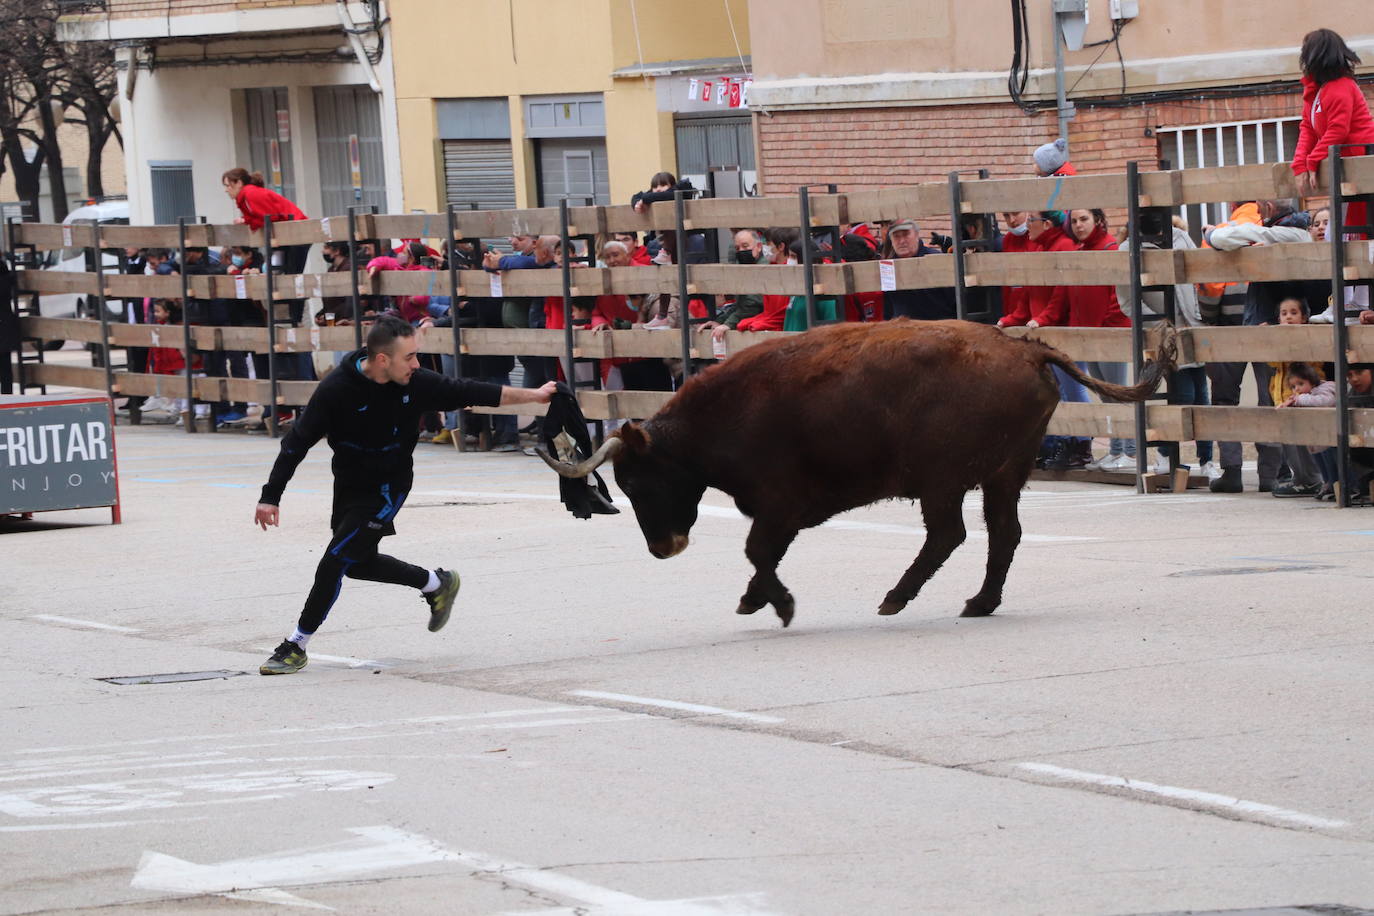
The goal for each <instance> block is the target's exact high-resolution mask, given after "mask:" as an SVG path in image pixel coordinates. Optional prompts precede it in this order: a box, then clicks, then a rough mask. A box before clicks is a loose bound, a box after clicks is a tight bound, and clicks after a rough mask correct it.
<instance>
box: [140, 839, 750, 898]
mask: <svg viewBox="0 0 1374 916" xmlns="http://www.w3.org/2000/svg"><path fill="white" fill-rule="evenodd" d="M348 832H349V833H351V834H354V835H355V836H357V837H360V838H361V840H362V842H360V841H359V840H346V841H343V842H340V843H333V844H330V845H328V846H317V847H313V848H309V849H298V850H288V851H286V852H280V853H276V854H275V855H267V856H256V857H253V858H245V859H233V860H230V861H228V862H220V863H218V864H214V865H197V864H195V863H194V862H187V861H185V860H184V859H178V858H176V857H174V856H169V855H165V854H163V853H159V852H152V851H147V852H144V853H143V858H142V860H141V861H140V862H139V865H138V869H137V871H136V872H135V873H134V877H133V879H132V881H130V885H131V886H132V887H136V888H139V889H142V890H151V891H158V892H162V893H176V894H193V895H200V894H219V895H222V896H234V895H246V894H251V896H250V897H249V898H248V899H252V900H256V901H259V902H264V903H282V904H287V905H296V906H301V905H309V904H310V903H311V902H310V901H305V900H302V898H299V897H295V896H294V895H289V894H286V892H284V891H281V890H280V888H281V887H299V886H302V885H315V884H328V883H330V882H332V881H336V880H340V879H343V878H348V877H351V876H354V875H359V874H365V873H368V872H378V871H389V870H394V869H400V868H410V867H413V866H416V865H429V864H433V863H436V862H454V863H457V864H458V865H460V866H462V867H463V868H465V869H468V870H471V871H477V872H485V873H488V874H497V875H500V876H501V877H502V879H504V880H506V881H509V882H512V883H515V884H520V885H523V886H524V887H528V888H531V889H534V890H539V891H543V892H545V893H551V894H556V895H558V896H560V897H569V898H572V899H574V900H577V901H580V902H582V903H587V904H591V905H592V906H593V907H596V908H597V909H596V910H595V911H594V912H598V913H603V914H612V913H614V914H635V916H638V914H663V916H667V914H674V916H707V914H712V916H745V914H755V916H766V911H764V910H762V909H759V908H757V907H756V906H754V901H756V900H757V899H758V898H759V895H753V894H751V895H747V896H743V897H735V898H731V897H717V898H702V899H701V900H700V901H693V900H663V901H656V900H646V899H645V898H643V897H636V896H634V895H633V894H627V893H624V892H622V891H617V890H613V889H611V888H608V887H601V886H599V885H596V884H592V883H590V882H587V881H583V880H582V879H580V878H574V877H572V876H571V875H563V874H559V873H558V872H553V871H547V870H545V869H540V868H535V867H533V866H531V865H525V864H523V863H520V862H506V861H502V860H500V859H495V858H492V857H491V856H488V855H486V854H485V853H480V852H463V851H459V850H451V849H448V848H446V847H445V846H443V845H441V844H440V843H438V842H436V841H434V840H432V839H430V838H428V837H425V836H420V835H418V834H414V833H408V832H406V831H404V830H398V829H396V828H395V827H390V826H387V825H379V826H375V827H353V828H350V829H349V831H348ZM260 892H266V893H260ZM316 906H318V904H316ZM746 906H747V908H745V907H746ZM583 910H584V911H585V908H583ZM559 912H561V911H559ZM568 912H573V911H572V910H569V911H568Z"/></svg>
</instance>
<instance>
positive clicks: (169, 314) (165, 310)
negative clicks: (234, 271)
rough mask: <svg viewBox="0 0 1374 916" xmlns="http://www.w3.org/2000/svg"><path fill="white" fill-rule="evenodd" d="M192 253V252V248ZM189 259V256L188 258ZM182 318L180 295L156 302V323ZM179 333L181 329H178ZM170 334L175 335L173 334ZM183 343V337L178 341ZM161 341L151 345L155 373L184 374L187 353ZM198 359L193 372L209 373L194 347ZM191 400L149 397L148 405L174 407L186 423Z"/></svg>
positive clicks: (154, 410)
mask: <svg viewBox="0 0 1374 916" xmlns="http://www.w3.org/2000/svg"><path fill="white" fill-rule="evenodd" d="M188 253H189V252H188ZM188 260H189V258H188ZM181 321H182V308H181V303H180V302H178V301H177V300H176V299H157V300H154V302H153V324H155V325H161V326H167V325H175V326H180V324H181ZM177 333H178V334H179V331H178V332H177ZM169 336H171V335H170V334H169ZM177 342H178V343H180V340H178V341H177ZM158 343H159V345H158V346H155V347H150V348H149V349H148V371H149V373H151V374H152V375H180V374H182V373H184V372H185V371H186V357H185V356H184V355H183V353H182V351H181V348H180V347H164V346H161V341H159V342H158ZM193 356H194V359H193V361H192V363H191V374H192V375H194V376H196V377H197V378H200V377H202V376H204V375H205V372H204V371H203V370H204V363H203V361H202V360H201V356H200V354H199V353H196V352H194V351H193ZM188 403H189V402H188V401H187V400H186V399H185V398H174V399H168V398H149V399H148V402H147V403H146V404H145V405H144V407H145V410H146V411H147V412H149V413H161V412H163V411H171V412H173V413H176V414H178V417H177V424H178V425H180V424H181V423H182V420H181V417H180V415H181V414H184V413H185V412H186V411H187V410H188V409H189V408H188Z"/></svg>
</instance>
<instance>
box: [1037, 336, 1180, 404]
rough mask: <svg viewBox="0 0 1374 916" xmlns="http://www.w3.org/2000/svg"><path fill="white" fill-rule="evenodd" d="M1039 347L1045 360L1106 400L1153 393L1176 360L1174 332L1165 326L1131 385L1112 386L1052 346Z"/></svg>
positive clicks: (1129, 399)
mask: <svg viewBox="0 0 1374 916" xmlns="http://www.w3.org/2000/svg"><path fill="white" fill-rule="evenodd" d="M1042 346H1044V348H1045V349H1044V353H1045V362H1046V363H1051V364H1053V365H1056V366H1058V367H1059V368H1060V369H1063V370H1064V371H1065V372H1066V373H1068V374H1069V375H1070V376H1072V377H1073V378H1074V379H1075V380H1077V381H1078V382H1079V383H1080V384H1082V385H1083V386H1084V387H1085V388H1087V389H1088V390H1090V391H1092V392H1094V393H1095V394H1097V395H1098V396H1099V397H1101V398H1103V399H1104V400H1108V401H1122V402H1136V401H1143V400H1145V399H1146V398H1148V397H1149V396H1150V395H1152V394H1154V393H1155V390H1156V389H1158V388H1159V383H1160V382H1161V381H1163V380H1164V377H1165V376H1166V375H1168V374H1169V373H1170V372H1173V371H1174V370H1175V369H1176V368H1177V366H1176V365H1175V362H1176V360H1177V359H1178V334H1177V333H1176V332H1175V331H1174V329H1173V328H1172V327H1170V326H1168V325H1164V326H1163V333H1162V334H1161V336H1160V341H1159V347H1158V349H1156V350H1155V355H1154V359H1152V360H1150V361H1149V362H1147V363H1146V364H1145V371H1144V372H1143V373H1141V376H1140V380H1139V381H1137V382H1136V383H1135V384H1134V385H1113V384H1112V383H1111V382H1103V381H1100V380H1098V379H1095V378H1093V377H1092V376H1090V375H1088V374H1087V373H1086V372H1084V371H1083V370H1082V369H1079V368H1078V366H1077V364H1076V363H1074V361H1073V360H1071V359H1069V358H1068V356H1066V355H1065V354H1063V353H1061V352H1059V351H1058V350H1056V349H1055V348H1054V347H1051V346H1048V345H1042Z"/></svg>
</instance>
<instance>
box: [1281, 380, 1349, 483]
mask: <svg viewBox="0 0 1374 916" xmlns="http://www.w3.org/2000/svg"><path fill="white" fill-rule="evenodd" d="M1283 379H1284V383H1283V387H1284V390H1285V391H1287V393H1288V394H1287V397H1285V398H1284V399H1283V400H1282V401H1279V402H1278V403H1277V404H1276V405H1275V406H1277V407H1334V406H1335V405H1336V385H1335V383H1334V382H1331V381H1328V380H1327V379H1326V378H1324V377H1323V376H1322V374H1321V371H1320V370H1319V369H1317V368H1316V367H1315V366H1313V365H1311V364H1309V363H1288V364H1287V365H1286V367H1285V371H1284V373H1283ZM1288 448H1289V446H1284V450H1285V451H1287V450H1288ZM1294 448H1298V449H1301V450H1302V451H1303V452H1305V453H1306V454H1307V455H1308V457H1309V458H1310V460H1311V463H1312V464H1313V465H1314V466H1315V468H1316V473H1317V476H1318V478H1319V479H1320V481H1321V482H1320V483H1319V484H1318V485H1317V486H1315V487H1304V488H1303V489H1304V492H1284V493H1280V492H1279V490H1278V489H1277V488H1276V489H1275V490H1274V495H1275V496H1311V497H1313V498H1315V499H1319V500H1321V499H1334V498H1335V493H1336V489H1335V482H1336V479H1337V475H1336V462H1337V457H1336V456H1337V452H1336V449H1334V448H1325V447H1322V446H1312V447H1308V446H1294ZM1295 470H1296V468H1295Z"/></svg>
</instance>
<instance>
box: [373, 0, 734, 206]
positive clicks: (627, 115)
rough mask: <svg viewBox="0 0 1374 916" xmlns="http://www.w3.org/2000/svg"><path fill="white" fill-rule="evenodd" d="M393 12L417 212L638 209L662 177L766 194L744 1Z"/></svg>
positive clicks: (397, 1)
mask: <svg viewBox="0 0 1374 916" xmlns="http://www.w3.org/2000/svg"><path fill="white" fill-rule="evenodd" d="M392 8H393V23H392V26H391V29H392V36H393V43H394V61H395V68H396V77H395V78H396V92H397V117H398V124H399V136H400V159H401V172H402V176H403V184H404V205H405V207H406V208H407V209H421V210H426V211H431V212H435V211H440V210H443V209H444V208H445V207H446V206H447V205H448V204H449V203H453V204H454V205H455V206H457V207H464V208H466V207H473V206H475V207H479V208H482V209H492V208H503V207H511V206H519V207H527V206H552V205H556V204H557V202H558V201H559V200H560V199H564V198H567V199H569V200H571V201H572V202H574V203H583V202H587V201H594V202H597V203H626V202H628V200H629V198H630V196H631V195H632V194H633V193H634V192H635V191H639V190H644V189H646V188H647V187H648V181H649V178H650V176H652V175H653V174H654V173H656V172H659V171H669V172H673V173H684V174H688V175H691V176H692V177H693V180H694V182H696V183H698V184H700V182H706V181H710V182H713V183H716V184H718V185H720V189H721V191H722V192H723V193H729V194H731V196H738V194H739V193H740V192H741V190H742V189H743V190H747V189H748V188H751V187H752V185H753V174H754V149H753V140H752V134H751V130H750V120H749V117H748V82H747V81H748V79H749V77H750V76H751V71H750V69H749V51H750V46H749V32H750V30H749V15H748V6H747V3H746V2H745V0H719V2H714V3H709V4H703V5H701V6H700V7H699V8H684V7H681V6H679V5H676V4H669V3H660V2H644V0H638V2H632V0H579V2H565V3H547V2H536V0H511V2H510V3H503V4H484V3H468V2H463V3H449V2H446V0H394V2H393V4H392ZM707 84H710V88H709V90H708V88H707ZM722 88H723V89H724V94H723V95H721V90H722ZM693 90H694V91H695V95H693V94H692V92H693ZM732 93H733V95H732ZM708 94H709V95H708ZM703 95H708V97H707V98H706V100H704V101H703ZM689 96H691V97H689ZM713 170H714V171H713ZM726 184H728V185H729V187H728V188H726V187H725V185H726Z"/></svg>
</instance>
